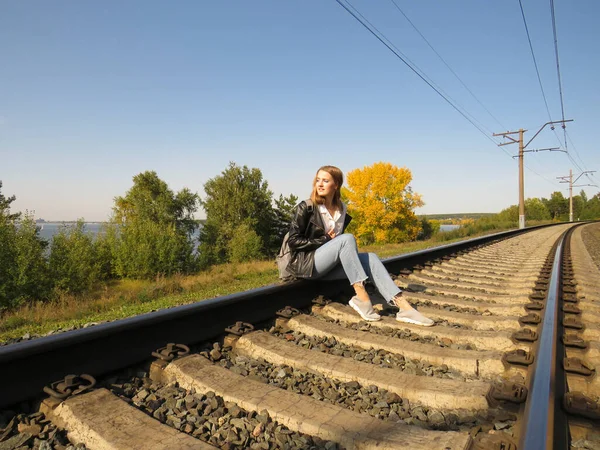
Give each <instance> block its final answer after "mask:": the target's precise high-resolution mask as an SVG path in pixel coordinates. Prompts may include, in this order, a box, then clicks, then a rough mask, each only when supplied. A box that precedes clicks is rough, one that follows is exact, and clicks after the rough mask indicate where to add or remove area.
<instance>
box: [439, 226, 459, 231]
mask: <svg viewBox="0 0 600 450" xmlns="http://www.w3.org/2000/svg"><path fill="white" fill-rule="evenodd" d="M458 228H460V225H440V231H442V232H443V231H452V230H456V229H458Z"/></svg>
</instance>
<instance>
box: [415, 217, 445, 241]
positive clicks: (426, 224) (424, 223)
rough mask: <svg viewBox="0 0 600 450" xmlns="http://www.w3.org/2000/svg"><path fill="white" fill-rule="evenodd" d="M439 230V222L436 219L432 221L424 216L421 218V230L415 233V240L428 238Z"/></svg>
mask: <svg viewBox="0 0 600 450" xmlns="http://www.w3.org/2000/svg"><path fill="white" fill-rule="evenodd" d="M438 231H440V223H439V222H438V221H435V222H432V221H430V220H427V218H426V217H423V218H422V219H421V231H420V232H419V234H418V235H417V241H424V240H426V239H430V238H431V236H433V235H434V234H436V233H437V232H438Z"/></svg>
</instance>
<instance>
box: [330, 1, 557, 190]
mask: <svg viewBox="0 0 600 450" xmlns="http://www.w3.org/2000/svg"><path fill="white" fill-rule="evenodd" d="M336 2H337V3H338V4H339V5H340V6H341V7H342V8H344V10H346V12H347V13H349V14H350V15H351V16H352V17H354V19H355V20H356V21H357V22H359V23H360V24H361V25H362V26H363V27H364V28H365V29H366V30H367V31H368V32H369V33H371V34H372V35H373V36H374V37H375V38H376V39H377V40H378V41H379V42H381V43H382V44H383V45H385V46H386V47H387V49H388V50H389V51H391V52H392V53H393V54H394V55H395V56H396V57H397V58H398V59H400V61H402V62H403V63H404V64H405V65H406V66H407V67H408V68H409V69H410V70H411V71H413V72H414V73H415V74H416V75H417V76H418V77H419V78H420V79H421V80H422V81H424V82H425V83H426V84H427V85H428V86H429V87H430V88H431V89H433V90H434V91H435V92H436V93H437V94H438V95H439V96H440V97H442V99H443V100H444V101H446V103H448V104H449V105H450V106H451V107H452V108H453V109H454V110H455V111H457V112H458V113H459V114H460V115H461V116H463V118H464V119H466V120H467V121H468V122H469V123H470V124H471V125H473V127H475V128H476V129H477V130H478V131H479V132H480V133H481V134H483V135H484V136H485V138H486V139H488V140H489V141H491V142H492V143H493V144H494V145H495V146H498V144H499V142H497V141H495V140H494V139H492V138H491V137H490V134H492V133H491V132H489V130H488V132H489V134H487V133H486V132H485V131H483V130H482V128H486V127H484V126H483V125H482V126H481V127H480V126H478V125H477V124H476V123H475V122H479V121H477V120H476V119H475V118H473V119H471V118H470V117H468V116H470V114H469V113H468V112H466V111H464V112H463V111H462V110H461V109H460V108H462V107H459V106H460V105H457V103H456V102H455V101H454V100H452V98H451V97H450V96H448V95H447V94H445V93H444V92H443V91H442V89H441V88H439V87H437V86H436V85H435V83H434V82H433V81H432V80H431V79H430V78H429V77H428V76H427V75H426V74H425V73H424V72H423V71H422V70H421V69H419V68H418V66H416V64H414V63H412V61H410V60H409V59H408V58H407V57H406V56H405V55H404V54H403V53H402V52H401V51H400V50H399V49H398V48H397V47H396V46H395V45H394V44H393V43H392V42H391V41H390V40H389V39H388V38H387V37H386V36H385V35H384V34H383V33H382V32H380V31H379V30H378V29H377V27H375V26H374V25H373V24H371V22H369V21H368V19H366V18H365V17H364V15H362V14H361V13H360V12H359V11H358V10H357V9H356V8H355V7H354V6H353V5H352V4H351V3H350V2H349V1H348V0H346V3H343V2H342V1H341V0H336ZM348 6H349V7H350V8H351V9H352V10H351V9H350V8H349V7H348ZM463 109H464V108H463ZM500 149H501V150H502V151H503V152H504V153H505V154H506V155H508V156H510V157H511V158H512V157H513V155H511V154H510V152H508V151H506V149H504V147H502V146H501V147H500ZM524 167H525V168H527V169H528V170H529V171H531V172H532V173H534V174H535V175H537V176H539V177H541V178H542V179H544V180H546V181H547V182H549V183H551V184H554V185H556V183H555V182H553V181H551V180H549V179H548V178H546V177H544V176H543V175H540V174H539V173H537V172H536V171H534V170H533V169H531V168H529V167H527V166H526V165H524Z"/></svg>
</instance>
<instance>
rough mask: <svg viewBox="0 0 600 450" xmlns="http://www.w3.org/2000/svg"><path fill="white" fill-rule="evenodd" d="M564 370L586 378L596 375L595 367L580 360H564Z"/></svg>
mask: <svg viewBox="0 0 600 450" xmlns="http://www.w3.org/2000/svg"><path fill="white" fill-rule="evenodd" d="M563 369H565V372H568V373H576V374H578V375H583V376H585V377H589V376H591V375H594V374H595V373H596V368H595V367H594V366H593V365H591V364H590V363H588V362H587V361H584V360H582V359H580V358H564V359H563Z"/></svg>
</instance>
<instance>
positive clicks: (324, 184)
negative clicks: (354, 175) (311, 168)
mask: <svg viewBox="0 0 600 450" xmlns="http://www.w3.org/2000/svg"><path fill="white" fill-rule="evenodd" d="M315 187H316V188H317V194H319V195H321V196H323V197H328V196H329V197H332V196H333V194H334V193H335V190H336V189H337V186H336V184H335V182H334V181H333V177H332V176H331V174H329V173H328V172H325V171H324V170H319V172H318V173H317V179H316V180H315Z"/></svg>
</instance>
